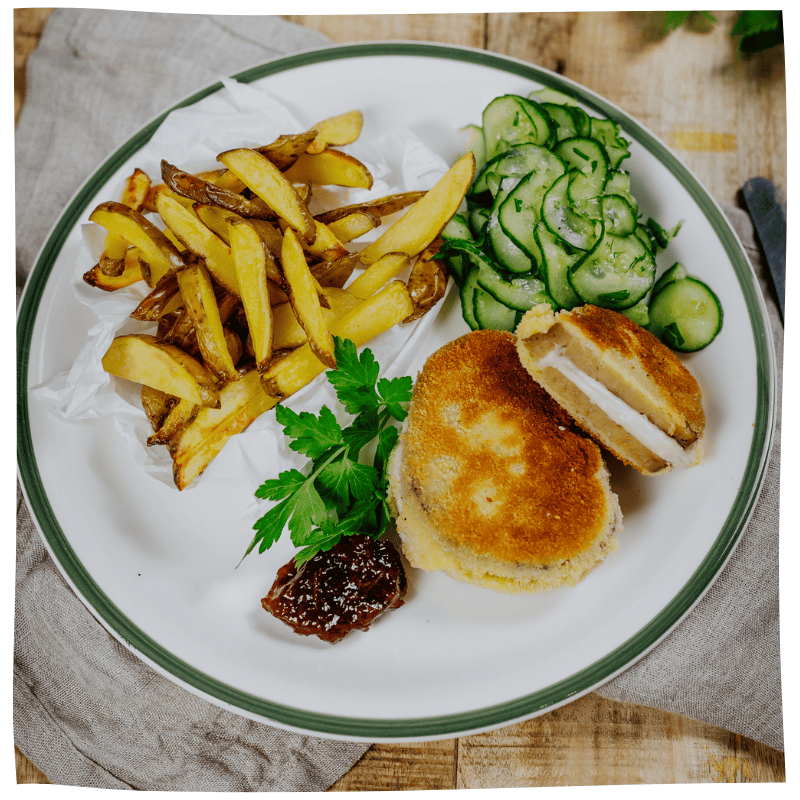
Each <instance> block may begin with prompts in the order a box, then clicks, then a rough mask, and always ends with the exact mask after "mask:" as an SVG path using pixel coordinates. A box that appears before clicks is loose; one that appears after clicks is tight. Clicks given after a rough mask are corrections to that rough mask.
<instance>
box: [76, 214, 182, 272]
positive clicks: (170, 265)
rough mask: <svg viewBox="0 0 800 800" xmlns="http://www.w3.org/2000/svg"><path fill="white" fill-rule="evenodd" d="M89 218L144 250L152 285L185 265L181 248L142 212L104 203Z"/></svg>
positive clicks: (143, 255)
mask: <svg viewBox="0 0 800 800" xmlns="http://www.w3.org/2000/svg"><path fill="white" fill-rule="evenodd" d="M89 219H90V220H91V221H92V222H96V223H97V224H98V225H100V226H101V227H103V228H105V229H106V230H107V231H108V232H109V233H113V234H115V235H117V236H119V237H120V238H122V239H124V240H125V241H126V242H128V243H129V244H132V245H133V246H134V247H137V248H138V249H139V250H140V251H141V254H142V258H143V259H144V260H145V261H146V262H147V264H148V266H149V268H150V274H151V281H152V283H151V285H154V284H156V283H158V281H159V280H161V278H162V277H163V276H164V275H166V274H167V273H168V272H170V271H174V270H178V269H180V268H181V267H183V265H184V262H183V257H182V256H181V254H180V252H179V250H178V248H177V247H176V246H175V245H174V244H173V243H172V242H171V241H170V240H169V239H168V238H167V236H166V235H165V234H164V233H163V232H162V231H160V230H159V229H158V228H157V227H156V226H155V225H153V223H152V222H150V220H149V219H147V218H146V217H144V216H143V215H142V214H141V213H139V212H138V211H134V210H133V209H132V208H129V207H128V206H126V205H123V204H122V203H115V202H113V201H111V202H106V203H100V205H99V206H97V208H96V209H95V210H94V211H92V213H91V214H90V215H89Z"/></svg>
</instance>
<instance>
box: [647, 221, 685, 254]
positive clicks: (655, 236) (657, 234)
mask: <svg viewBox="0 0 800 800" xmlns="http://www.w3.org/2000/svg"><path fill="white" fill-rule="evenodd" d="M681 225H683V222H679V223H678V224H677V225H676V226H675V227H674V228H672V230H669V231H665V230H664V229H663V228H662V227H661V226H660V225H659V224H658V223H657V222H656V221H655V220H654V219H653V218H652V217H650V218H649V219H648V220H647V230H648V231H649V232H650V237H651V238H652V240H653V242H654V243H655V247H654V248H653V252H656V250H664V249H665V248H666V247H667V245H668V244H669V243H670V241H671V240H672V239H674V238H675V237H676V236H677V235H678V231H679V230H680V229H681Z"/></svg>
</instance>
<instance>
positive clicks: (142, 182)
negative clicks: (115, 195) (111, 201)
mask: <svg viewBox="0 0 800 800" xmlns="http://www.w3.org/2000/svg"><path fill="white" fill-rule="evenodd" d="M149 191H150V177H149V176H148V174H147V173H146V172H143V171H142V170H140V169H138V168H137V169H135V170H134V171H133V174H132V175H131V176H130V177H129V178H128V180H127V181H126V182H125V188H124V189H123V190H122V197H121V198H120V202H121V203H122V204H123V205H126V206H128V208H132V209H133V210H134V211H141V210H142V206H143V205H144V201H145V198H146V197H147V193H148V192H149Z"/></svg>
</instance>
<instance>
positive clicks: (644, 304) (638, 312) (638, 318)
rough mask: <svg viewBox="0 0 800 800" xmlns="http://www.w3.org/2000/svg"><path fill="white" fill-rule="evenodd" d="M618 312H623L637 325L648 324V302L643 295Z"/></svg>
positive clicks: (643, 325) (643, 326) (644, 325)
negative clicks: (632, 304) (637, 300)
mask: <svg viewBox="0 0 800 800" xmlns="http://www.w3.org/2000/svg"><path fill="white" fill-rule="evenodd" d="M620 314H624V315H625V316H626V317H628V319H632V320H633V321H634V322H635V323H636V324H637V325H640V326H641V327H642V328H646V327H647V326H648V325H649V324H650V304H649V303H648V301H647V297H646V296H645V297H643V298H642V299H641V300H640V301H639V302H638V303H637V304H636V305H635V306H631V307H630V308H623V309H622V311H620Z"/></svg>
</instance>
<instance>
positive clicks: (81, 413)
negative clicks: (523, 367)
mask: <svg viewBox="0 0 800 800" xmlns="http://www.w3.org/2000/svg"><path fill="white" fill-rule="evenodd" d="M222 83H223V88H222V89H221V90H220V91H218V92H216V93H215V94H212V95H210V96H209V97H206V98H204V99H203V100H201V101H199V102H198V103H196V104H194V105H192V106H189V107H187V108H181V109H177V110H175V111H173V112H171V113H170V114H169V115H168V116H167V118H166V119H165V120H164V122H163V123H162V124H161V126H160V127H159V128H158V130H157V131H156V132H155V134H154V135H153V137H152V138H151V140H150V141H149V142H148V143H147V145H145V146H144V147H143V148H142V149H141V150H140V151H139V152H138V153H137V155H136V166H137V167H138V168H139V169H142V170H144V171H145V172H146V173H147V174H148V175H150V177H151V179H152V180H153V182H154V183H158V182H160V174H161V168H160V164H161V159H162V158H163V159H166V160H167V161H169V162H170V163H172V164H175V165H177V166H179V167H180V168H181V169H185V170H187V171H188V172H199V171H202V170H210V169H216V168H218V167H219V163H218V162H217V161H216V157H217V155H218V154H219V153H221V152H223V151H224V150H229V149H232V148H234V147H248V146H259V145H263V144H265V143H268V142H270V141H274V140H275V139H277V138H278V136H280V135H282V134H288V133H299V132H301V131H304V130H307V129H308V128H310V127H311V126H312V125H314V124H315V123H316V122H319V120H318V119H312V118H308V119H302V120H300V119H297V118H296V117H295V115H294V114H292V113H291V112H290V111H289V110H288V109H287V108H286V107H285V106H283V105H282V104H281V103H280V102H278V101H277V100H276V99H275V98H274V97H272V96H270V94H269V93H268V92H266V91H264V90H262V89H259V88H257V87H254V86H250V85H247V84H242V83H238V82H236V81H234V80H232V79H229V78H224V79H222ZM349 110H350V109H347V108H343V109H341V111H342V112H345V111H349ZM342 149H344V150H345V151H346V152H348V153H350V154H351V155H353V156H355V157H356V158H357V159H359V160H360V161H362V162H363V163H364V164H366V166H367V167H368V168H369V169H370V172H371V173H372V176H373V179H374V183H373V187H372V189H370V190H363V189H332V188H325V189H323V188H320V189H318V190H315V194H314V199H313V201H312V205H311V209H312V211H314V212H315V213H316V211H317V209H324V208H332V207H336V206H342V205H348V204H351V203H356V202H360V201H362V200H364V199H371V198H378V197H383V196H385V195H389V194H394V193H397V192H405V191H414V190H420V189H429V188H431V187H432V186H433V185H434V183H436V181H437V180H438V179H439V178H440V177H441V176H442V175H444V173H445V172H446V171H447V169H448V165H447V163H446V162H445V161H444V160H443V159H442V158H441V157H439V156H438V155H436V154H435V153H434V152H432V151H431V150H430V149H428V148H427V147H426V146H425V145H424V144H423V143H422V142H421V141H420V140H419V139H418V138H417V137H416V136H415V135H414V134H413V133H411V131H409V130H403V129H397V127H396V126H392V127H391V128H389V127H388V126H387V127H386V128H385V129H382V128H381V127H380V122H379V121H378V122H377V124H375V125H373V126H371V129H370V130H366V129H365V130H364V131H363V132H362V134H361V137H360V138H359V140H358V141H357V142H354V143H353V144H351V145H348V146H347V147H345V148H342ZM126 178H127V174H126V175H120V176H119V188H118V190H117V191H116V192H115V193H114V194H115V195H116V196H112V197H101V198H98V202H102V201H104V200H112V199H117V198H118V196H119V194H120V193H121V191H122V188H123V183H124V181H125V179H126ZM400 213H402V212H400ZM153 221H154V222H156V223H157V224H160V221H159V220H158V218H157V217H154V218H153ZM392 221H393V220H392V218H385V219H384V220H383V224H382V226H381V228H382V229H383V230H385V229H386V227H388V225H389V224H391V222H392ZM162 227H163V226H162ZM379 231H380V229H379ZM81 233H82V242H81V244H80V248H79V253H78V255H77V258H76V262H75V267H74V271H73V275H72V280H71V282H72V287H73V290H74V292H75V295H76V297H77V298H78V300H79V301H80V302H81V303H83V304H84V305H86V306H88V307H89V308H90V309H91V310H92V312H93V313H94V314H95V315H96V316H97V318H98V322H97V323H96V324H95V325H94V326H93V327H92V328H91V329H90V330H89V332H88V334H87V338H86V343H85V345H84V347H83V349H82V351H81V352H80V354H79V355H78V357H77V359H76V360H75V363H74V364H73V365H72V367H71V368H70V369H69V370H66V371H64V372H62V373H60V374H58V375H56V376H55V377H54V378H52V379H51V380H50V381H48V382H46V383H44V384H41V385H40V386H37V387H35V388H34V389H33V390H32V392H33V394H34V395H35V396H36V398H37V399H38V400H40V401H41V402H42V403H44V404H45V405H47V406H48V407H49V408H51V409H52V410H53V411H55V412H56V413H58V414H60V415H61V416H63V417H66V418H72V419H93V418H98V417H104V416H107V415H109V414H111V415H113V418H114V426H115V428H116V430H117V432H118V433H119V435H120V437H121V438H122V439H123V441H124V442H125V444H126V446H127V447H128V449H129V450H130V452H131V453H132V454H133V457H134V459H135V460H136V462H137V463H138V464H140V465H141V466H142V468H143V469H144V470H145V471H146V473H147V474H148V475H151V476H152V477H153V478H156V479H157V480H160V481H161V482H163V483H165V484H167V485H168V486H171V487H173V488H175V485H174V482H173V477H172V460H171V458H170V456H169V453H168V452H167V448H166V447H164V446H155V447H148V446H147V437H148V436H149V435H150V434H151V433H152V429H151V427H150V423H149V421H148V420H147V417H146V416H145V414H144V411H143V410H142V405H141V387H140V386H138V385H137V384H133V383H130V382H129V381H125V380H122V379H119V378H115V377H111V376H109V375H108V374H107V373H106V372H105V370H103V367H102V363H101V360H102V357H103V355H104V354H105V353H106V351H107V350H108V347H109V346H110V344H111V341H112V339H113V338H114V337H115V336H117V335H121V334H124V333H133V332H143V333H152V332H154V331H155V325H154V324H147V323H142V322H139V321H137V320H132V319H131V318H130V313H131V312H132V311H133V309H134V308H136V306H137V305H138V304H139V302H140V301H141V300H142V299H143V298H144V297H145V295H146V294H147V293H148V292H149V288H148V287H147V286H146V285H145V284H144V283H143V282H140V283H138V284H135V285H133V286H131V287H127V288H125V289H120V290H118V291H115V292H104V291H102V290H98V289H96V288H94V287H90V286H89V285H87V284H86V283H85V282H84V280H83V275H84V273H85V272H87V271H88V270H89V269H91V268H92V267H93V266H94V265H95V264H96V263H97V260H98V257H99V255H100V253H101V252H102V249H103V245H104V242H105V236H106V231H105V230H104V229H102V228H100V227H99V226H97V225H94V224H92V223H87V224H85V225H83V226H82V228H81ZM377 235H378V233H376V232H372V233H371V234H369V235H367V236H364V237H363V239H362V240H359V242H358V243H353V244H352V245H351V246H350V249H351V250H356V249H360V248H361V247H363V246H364V245H366V244H367V243H368V242H369V241H372V240H374V239H375V238H377ZM441 305H442V303H441V302H440V303H438V304H437V306H436V307H435V308H434V309H432V310H431V311H430V312H428V313H427V314H426V315H425V316H424V317H422V318H421V319H419V320H418V321H416V322H413V323H410V324H408V325H403V324H400V325H397V326H395V327H394V328H392V329H391V330H389V331H387V332H386V333H383V334H381V335H380V336H378V337H376V338H375V339H373V340H372V341H371V342H369V344H368V345H367V346H368V347H369V348H370V349H371V350H372V352H373V353H374V354H375V358H376V360H377V361H378V363H379V364H380V366H381V375H382V376H387V377H396V376H399V375H403V374H405V371H406V370H407V369H408V367H409V365H410V363H411V361H412V359H413V356H414V354H415V352H416V351H417V347H418V342H419V341H420V340H421V339H422V338H424V337H425V335H426V331H427V330H428V329H429V328H430V326H431V325H432V324H433V322H434V320H435V318H436V316H437V314H438V311H439V309H440V308H441ZM285 404H286V405H288V406H290V407H292V408H293V409H294V410H295V411H298V412H300V411H311V412H313V413H318V412H319V409H320V408H321V407H322V406H323V405H327V406H328V407H329V408H331V409H332V410H333V411H334V413H335V414H336V415H337V417H338V418H339V420H340V421H341V422H342V424H347V423H348V422H349V419H350V418H349V417H348V415H347V414H346V413H345V412H344V411H343V409H341V408H340V407H339V406H338V403H337V400H336V394H335V392H334V390H333V387H332V386H331V385H330V384H329V383H328V381H327V380H326V378H325V375H324V374H323V375H320V376H319V377H317V378H316V379H315V380H314V381H313V382H312V383H311V384H309V385H308V386H306V387H304V388H303V389H301V390H300V391H299V392H297V393H296V394H295V395H293V396H292V397H291V398H289V399H287V400H286V401H285ZM304 463H305V459H304V458H303V457H300V456H298V455H297V454H296V453H294V452H293V451H291V450H289V448H288V447H287V445H286V442H285V437H284V435H283V429H282V427H281V426H280V425H278V423H277V422H276V421H275V414H274V413H273V412H267V413H266V414H262V415H261V416H260V417H259V418H258V419H257V420H255V421H254V422H253V423H252V424H251V425H250V426H249V427H248V428H247V429H246V430H245V431H243V432H242V433H239V434H237V435H235V436H233V437H231V439H229V441H228V442H227V444H226V445H225V447H224V448H223V449H222V451H221V452H220V453H219V454H218V455H217V457H216V458H215V459H214V460H213V461H212V462H211V464H210V466H209V467H208V468H207V469H206V471H205V472H204V473H203V474H202V475H200V476H199V477H198V478H196V479H195V480H194V481H193V482H192V484H191V485H190V486H189V487H187V489H185V490H184V491H192V490H193V489H196V488H197V486H198V485H202V484H206V482H208V481H221V482H226V481H234V482H236V483H237V484H240V485H241V482H244V483H245V485H250V486H252V487H253V489H254V490H255V488H256V487H257V486H259V485H260V484H261V483H262V482H263V481H264V480H265V479H266V478H268V477H275V476H276V474H277V471H278V468H276V464H277V465H280V467H279V468H280V469H281V470H283V469H290V468H293V467H294V468H301V467H302V466H303V464H304ZM175 490H176V491H177V489H175ZM256 505H257V504H256V503H255V501H254V503H253V505H252V507H251V508H249V509H246V510H245V513H244V514H243V516H245V517H247V516H251V515H252V514H254V513H255V510H256Z"/></svg>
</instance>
